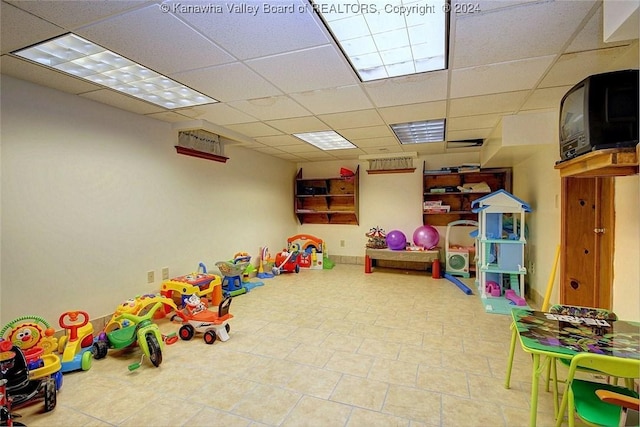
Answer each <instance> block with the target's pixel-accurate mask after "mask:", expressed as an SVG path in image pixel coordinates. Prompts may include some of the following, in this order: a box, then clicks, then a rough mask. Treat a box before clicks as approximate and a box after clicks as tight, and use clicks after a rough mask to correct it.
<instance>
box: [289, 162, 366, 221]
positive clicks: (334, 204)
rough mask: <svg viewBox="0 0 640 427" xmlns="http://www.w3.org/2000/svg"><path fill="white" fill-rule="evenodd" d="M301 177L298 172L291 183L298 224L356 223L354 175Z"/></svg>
mask: <svg viewBox="0 0 640 427" xmlns="http://www.w3.org/2000/svg"><path fill="white" fill-rule="evenodd" d="M359 171H360V167H358V168H356V171H355V174H354V175H353V176H351V177H335V178H303V177H302V169H300V170H299V171H298V174H297V175H296V180H295V184H294V190H295V195H294V202H293V203H294V213H295V214H296V216H297V217H298V221H299V222H300V224H348V225H358V209H359V208H358V178H359V173H360V172H359Z"/></svg>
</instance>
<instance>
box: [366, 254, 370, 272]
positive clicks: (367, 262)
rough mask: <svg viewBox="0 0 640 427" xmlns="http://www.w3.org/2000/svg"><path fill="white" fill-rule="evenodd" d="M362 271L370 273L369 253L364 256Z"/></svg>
mask: <svg viewBox="0 0 640 427" xmlns="http://www.w3.org/2000/svg"><path fill="white" fill-rule="evenodd" d="M364 272H365V273H371V258H370V257H369V255H365V256H364Z"/></svg>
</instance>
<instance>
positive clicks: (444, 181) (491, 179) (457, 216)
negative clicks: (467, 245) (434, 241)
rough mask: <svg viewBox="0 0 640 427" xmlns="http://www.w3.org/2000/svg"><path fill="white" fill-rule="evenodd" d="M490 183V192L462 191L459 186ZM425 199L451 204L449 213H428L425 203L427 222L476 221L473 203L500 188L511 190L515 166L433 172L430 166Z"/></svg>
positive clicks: (425, 187)
mask: <svg viewBox="0 0 640 427" xmlns="http://www.w3.org/2000/svg"><path fill="white" fill-rule="evenodd" d="M482 182H486V183H487V185H488V186H489V188H490V191H489V192H476V191H460V190H458V187H462V186H464V184H477V183H482ZM422 184H423V197H422V200H423V202H427V201H441V202H442V205H446V206H449V207H450V210H449V212H447V213H430V212H426V211H425V209H424V206H423V211H422V212H423V215H422V219H423V223H424V224H429V225H438V226H446V225H447V224H449V223H450V222H453V221H457V220H461V219H464V220H473V221H476V220H477V219H478V216H477V215H476V214H475V213H473V212H472V211H471V204H472V203H473V202H474V201H475V200H476V199H479V198H480V197H483V196H486V195H487V194H488V193H491V192H494V191H496V190H500V189H502V190H506V191H509V192H511V168H490V169H480V170H479V171H478V172H464V173H459V172H443V173H432V172H431V171H427V169H426V165H425V169H424V171H423V179H422ZM447 187H448V188H451V189H456V190H455V191H449V192H434V191H435V189H437V188H447Z"/></svg>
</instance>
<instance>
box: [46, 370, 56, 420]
mask: <svg viewBox="0 0 640 427" xmlns="http://www.w3.org/2000/svg"><path fill="white" fill-rule="evenodd" d="M56 403H58V390H57V389H56V380H54V379H53V378H52V377H49V378H47V379H46V380H45V382H44V412H50V411H53V410H54V408H55V407H56Z"/></svg>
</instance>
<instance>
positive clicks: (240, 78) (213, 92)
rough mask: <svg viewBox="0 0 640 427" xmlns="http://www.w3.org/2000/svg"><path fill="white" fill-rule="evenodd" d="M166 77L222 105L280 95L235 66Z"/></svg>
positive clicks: (265, 83) (248, 70)
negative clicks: (223, 103)
mask: <svg viewBox="0 0 640 427" xmlns="http://www.w3.org/2000/svg"><path fill="white" fill-rule="evenodd" d="M212 76H215V78H212ZM168 77H171V78H173V79H175V80H177V81H179V82H181V83H183V84H185V85H187V86H189V87H191V88H192V89H195V90H197V91H198V92H202V93H204V94H205V95H209V96H210V97H212V98H214V99H217V100H218V101H222V102H229V101H237V100H241V99H248V98H263V97H267V96H275V95H282V91H280V90H278V89H277V88H276V87H274V86H273V85H271V84H270V83H269V82H268V81H266V80H265V79H263V78H262V77H260V76H259V75H257V74H256V73H255V72H254V71H253V70H251V69H250V68H249V67H247V66H246V65H244V64H241V63H239V62H234V63H231V64H223V65H218V66H215V67H209V68H201V69H198V70H193V71H186V72H182V73H172V74H171V75H169V76H168Z"/></svg>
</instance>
